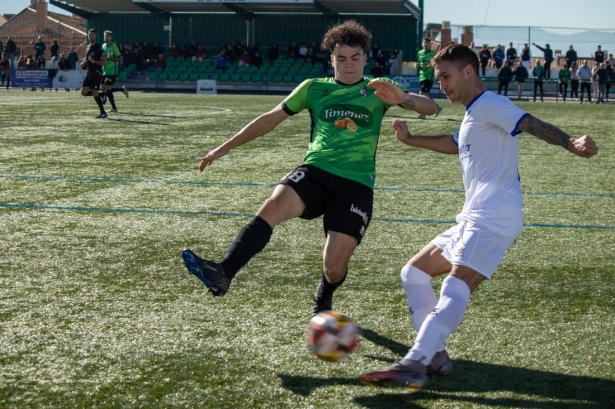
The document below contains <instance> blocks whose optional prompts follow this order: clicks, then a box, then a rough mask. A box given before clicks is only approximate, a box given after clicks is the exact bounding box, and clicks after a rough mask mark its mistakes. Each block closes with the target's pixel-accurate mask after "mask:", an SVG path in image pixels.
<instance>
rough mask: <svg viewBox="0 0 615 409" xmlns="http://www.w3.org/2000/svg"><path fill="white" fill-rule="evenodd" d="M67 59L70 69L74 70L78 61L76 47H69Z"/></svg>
mask: <svg viewBox="0 0 615 409" xmlns="http://www.w3.org/2000/svg"><path fill="white" fill-rule="evenodd" d="M67 58H68V61H70V69H71V70H76V69H77V61H79V55H78V54H77V49H76V48H75V47H72V48H71V49H70V53H68V57H67Z"/></svg>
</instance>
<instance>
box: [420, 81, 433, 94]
mask: <svg viewBox="0 0 615 409" xmlns="http://www.w3.org/2000/svg"><path fill="white" fill-rule="evenodd" d="M432 86H433V80H423V81H421V92H426V93H428V94H429V91H430V90H431V87H432Z"/></svg>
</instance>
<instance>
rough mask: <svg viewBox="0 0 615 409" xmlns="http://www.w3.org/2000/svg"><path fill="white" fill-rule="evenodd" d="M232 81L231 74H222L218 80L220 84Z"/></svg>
mask: <svg viewBox="0 0 615 409" xmlns="http://www.w3.org/2000/svg"><path fill="white" fill-rule="evenodd" d="M230 80H231V74H222V75H220V78H218V81H220V82H229V81H230Z"/></svg>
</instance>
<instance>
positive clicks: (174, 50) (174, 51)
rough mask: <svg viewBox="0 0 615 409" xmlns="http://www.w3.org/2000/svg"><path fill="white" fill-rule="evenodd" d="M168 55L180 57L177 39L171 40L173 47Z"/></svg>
mask: <svg viewBox="0 0 615 409" xmlns="http://www.w3.org/2000/svg"><path fill="white" fill-rule="evenodd" d="M167 55H171V56H173V57H175V58H177V57H179V47H178V46H177V44H175V41H173V42H171V47H169V53H168V54H167Z"/></svg>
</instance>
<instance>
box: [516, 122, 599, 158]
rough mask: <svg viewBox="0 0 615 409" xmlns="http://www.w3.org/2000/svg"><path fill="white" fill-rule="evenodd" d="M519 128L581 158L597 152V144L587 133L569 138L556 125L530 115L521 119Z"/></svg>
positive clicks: (589, 156)
mask: <svg viewBox="0 0 615 409" xmlns="http://www.w3.org/2000/svg"><path fill="white" fill-rule="evenodd" d="M519 129H520V130H521V131H523V132H527V133H529V134H531V135H534V136H535V137H537V138H538V139H542V140H543V141H545V142H547V143H550V144H551V145H559V146H561V147H562V148H564V149H566V150H567V151H569V152H570V153H574V154H575V155H578V156H581V157H583V158H591V157H592V156H594V155H595V154H597V153H598V145H596V142H595V141H594V140H593V139H592V138H591V137H590V136H589V135H583V136H581V137H580V138H571V137H570V136H569V135H568V134H567V133H566V132H564V131H562V130H561V129H559V128H558V127H557V126H555V125H551V124H549V123H547V122H544V121H541V120H540V119H538V118H535V117H533V116H532V115H527V116H526V117H525V118H523V119H522V120H521V123H520V124H519Z"/></svg>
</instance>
